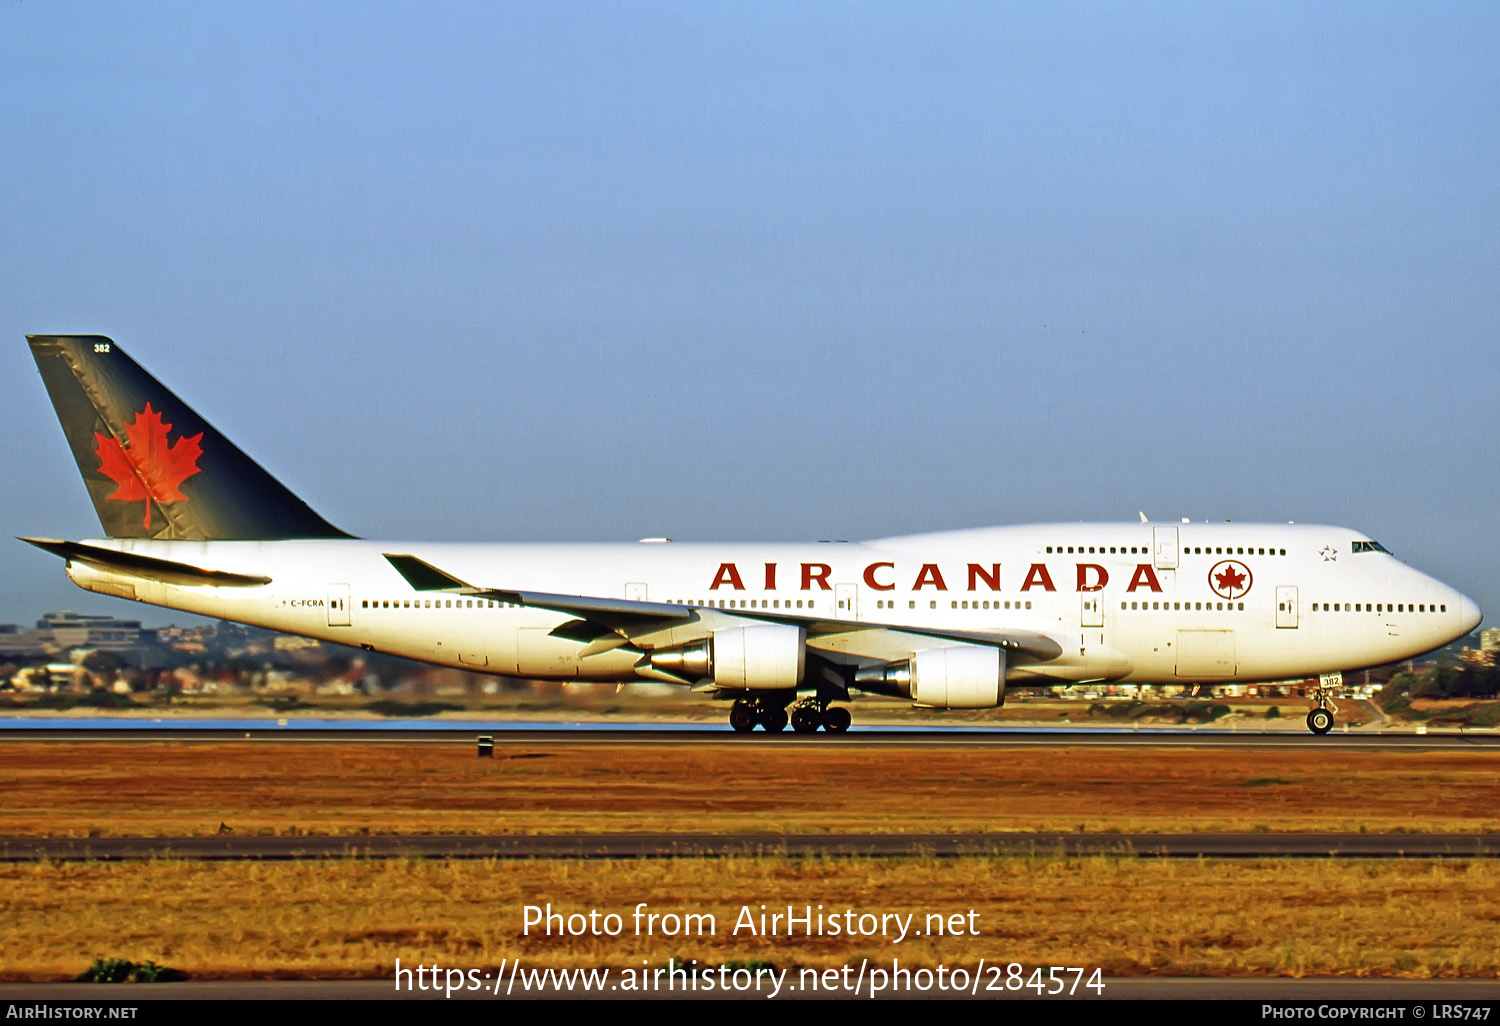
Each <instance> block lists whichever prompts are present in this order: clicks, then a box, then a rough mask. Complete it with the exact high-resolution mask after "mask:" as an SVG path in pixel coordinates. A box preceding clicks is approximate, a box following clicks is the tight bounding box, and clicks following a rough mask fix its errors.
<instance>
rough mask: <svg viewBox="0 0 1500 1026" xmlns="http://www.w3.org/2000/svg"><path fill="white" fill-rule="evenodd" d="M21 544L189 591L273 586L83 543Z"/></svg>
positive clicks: (251, 578) (40, 540)
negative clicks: (191, 589)
mask: <svg viewBox="0 0 1500 1026" xmlns="http://www.w3.org/2000/svg"><path fill="white" fill-rule="evenodd" d="M21 541H23V542H26V543H27V544H29V545H35V546H36V547H37V548H39V549H43V550H45V551H47V552H50V553H52V554H53V555H54V556H61V557H62V558H63V559H66V560H69V561H70V562H72V561H76V562H79V563H87V564H89V565H90V566H96V567H100V568H102V569H104V570H112V571H114V572H116V573H122V574H131V575H133V576H135V577H144V578H147V579H148V580H153V581H161V582H162V583H164V584H180V585H186V586H188V587H195V586H204V585H207V586H210V587H215V588H253V587H258V586H259V585H262V584H270V583H271V578H269V577H262V576H261V575H259V574H237V573H233V572H231V571H228V570H211V569H209V568H208V567H202V566H193V565H192V564H191V563H178V562H176V561H175V560H170V559H160V558H158V557H156V556H142V555H140V554H139V553H135V552H116V551H115V550H114V549H101V548H100V547H99V546H97V545H85V544H83V543H82V542H70V541H57V540H54V539H52V538H22V539H21Z"/></svg>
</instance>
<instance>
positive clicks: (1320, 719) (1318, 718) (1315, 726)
mask: <svg viewBox="0 0 1500 1026" xmlns="http://www.w3.org/2000/svg"><path fill="white" fill-rule="evenodd" d="M1307 729H1308V730H1310V731H1312V732H1313V733H1314V734H1326V733H1328V732H1329V731H1330V730H1332V729H1333V713H1331V712H1329V711H1328V710H1327V709H1314V710H1313V711H1312V712H1310V713H1308V714H1307Z"/></svg>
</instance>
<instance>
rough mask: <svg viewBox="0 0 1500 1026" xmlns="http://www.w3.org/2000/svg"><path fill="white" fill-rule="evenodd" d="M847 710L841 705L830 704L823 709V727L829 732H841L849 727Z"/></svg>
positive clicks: (849, 719)
mask: <svg viewBox="0 0 1500 1026" xmlns="http://www.w3.org/2000/svg"><path fill="white" fill-rule="evenodd" d="M850 722H851V717H850V716H849V710H848V709H845V708H844V707H843V706H841V705H830V706H829V707H828V708H827V709H824V710H823V729H824V730H826V731H828V733H830V734H842V733H843V732H844V731H846V730H848V729H849V724H850Z"/></svg>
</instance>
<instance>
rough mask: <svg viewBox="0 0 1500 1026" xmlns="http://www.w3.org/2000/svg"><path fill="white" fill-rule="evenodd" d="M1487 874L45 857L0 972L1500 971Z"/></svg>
mask: <svg viewBox="0 0 1500 1026" xmlns="http://www.w3.org/2000/svg"><path fill="white" fill-rule="evenodd" d="M639 901H644V902H648V903H649V906H650V909H651V910H654V911H657V912H663V913H665V912H677V913H679V914H681V913H686V912H711V913H713V914H714V915H715V916H716V919H717V929H716V931H715V933H714V934H713V935H712V936H708V937H701V938H686V937H679V938H670V937H669V938H662V937H655V938H652V937H637V936H634V935H633V933H632V930H631V928H630V919H629V914H630V911H631V910H632V909H633V908H634V906H635V903H636V902H639ZM546 902H551V903H552V905H553V906H554V908H555V909H557V910H560V911H566V912H572V911H583V912H587V911H588V910H589V909H591V908H597V909H600V910H601V911H614V912H618V913H620V914H621V915H622V917H624V919H625V933H624V935H622V936H620V937H617V938H609V937H603V938H596V937H577V938H559V937H552V938H547V937H544V936H535V935H533V936H531V937H524V936H522V934H521V923H522V916H521V907H522V906H523V905H525V904H529V903H534V904H542V903H546ZM762 903H764V904H766V905H768V906H771V907H773V908H775V907H776V906H786V905H788V904H790V905H793V906H797V907H799V908H800V907H802V906H805V905H808V904H811V905H813V906H815V907H816V906H817V905H819V904H822V905H823V906H824V908H825V910H828V911H835V910H838V911H842V910H843V909H854V910H856V911H857V912H901V913H907V912H913V913H916V914H917V919H916V920H915V922H916V923H918V924H919V925H920V924H921V923H922V922H923V921H924V917H925V915H926V914H927V913H929V912H937V913H954V912H967V911H968V910H969V909H971V908H972V909H974V910H977V912H978V913H979V916H978V920H977V922H978V926H979V929H980V936H978V937H947V938H930V937H923V938H914V939H908V940H907V941H906V942H905V943H902V944H892V943H890V942H889V941H886V940H882V939H880V938H855V939H852V940H851V939H847V938H842V937H824V938H804V937H797V938H793V939H788V938H786V937H780V938H774V939H767V938H761V937H755V936H750V935H747V934H744V933H742V934H741V936H739V937H734V936H732V933H731V931H732V927H733V924H734V922H735V919H736V916H737V914H738V912H739V909H740V907H741V906H742V905H750V906H751V907H752V910H754V911H758V910H759V909H758V906H759V905H760V904H762ZM1497 909H1500V867H1497V866H1496V865H1495V864H1494V863H1492V862H1479V861H1476V862H1331V861H1316V862H1292V861H1284V860H1282V861H1277V860H1267V861H1264V862H1250V863H1234V864H1226V863H1222V862H1212V861H1178V860H1170V861H1168V860H1163V861H1137V860H1131V859H1109V858H1088V859H1064V858H1037V859H1032V858H964V859H953V860H937V859H844V858H830V859H808V860H790V859H771V858H749V859H723V860H705V861H699V860H671V861H633V862H627V861H618V862H575V861H538V862H436V861H416V860H376V861H359V860H351V861H342V862H319V863H275V864H264V863H261V864H257V863H219V864H204V863H182V862H170V861H156V862H141V863H124V864H105V863H85V864H66V865H57V864H29V865H11V866H4V867H0V922H3V923H4V928H3V930H0V976H3V977H5V978H8V979H55V978H63V977H67V976H71V975H73V974H76V973H78V972H79V971H81V970H82V969H83V968H84V967H85V966H87V965H88V964H89V963H90V962H91V961H92V960H93V959H95V958H97V957H118V958H128V959H132V960H135V961H144V960H146V959H151V960H154V961H156V962H158V963H163V964H169V965H172V966H175V967H178V968H180V969H184V970H186V971H187V972H188V973H190V974H191V975H193V976H197V977H220V976H223V977H247V976H248V977H266V976H278V977H301V976H314V977H329V976H367V977H380V976H390V975H391V971H392V967H393V965H394V962H395V960H396V959H397V958H400V959H401V960H402V964H403V965H406V966H411V965H414V964H417V963H424V964H429V965H430V964H432V963H440V964H442V965H444V966H452V967H461V968H482V967H486V966H495V965H498V964H499V962H500V960H501V959H507V958H522V959H524V960H525V962H526V964H528V965H536V966H542V965H550V966H559V967H566V966H613V967H617V968H618V967H625V966H632V967H634V966H639V965H640V964H641V960H643V959H647V960H650V961H651V963H652V964H653V965H659V964H661V963H663V962H665V960H666V959H667V958H668V957H670V956H676V957H678V958H696V959H698V960H699V961H700V963H705V962H706V963H709V964H718V963H721V962H724V961H749V960H752V959H759V960H762V961H766V962H770V963H773V964H775V965H777V966H781V967H788V966H793V967H797V966H816V967H829V966H839V965H843V964H845V963H847V962H851V961H852V962H853V963H855V964H858V962H859V960H860V959H861V958H866V957H868V958H870V959H871V960H872V963H873V964H880V963H885V964H888V963H889V960H890V959H892V958H896V957H899V958H900V959H901V962H902V964H903V965H908V966H917V965H927V966H935V965H936V964H938V963H939V962H942V963H945V964H947V965H949V966H954V965H967V966H968V967H970V968H972V967H973V966H974V965H975V964H976V963H977V962H978V960H979V959H980V958H984V959H986V960H988V961H989V962H990V963H992V964H993V963H994V962H996V961H997V960H998V961H1001V962H1020V963H1023V964H1025V965H1027V966H1035V965H1043V966H1046V965H1063V966H1086V967H1094V966H1098V967H1101V968H1103V970H1104V972H1105V974H1106V976H1108V975H1117V974H1153V973H1154V974H1194V975H1219V974H1223V975H1247V974H1248V975H1255V974H1277V975H1327V974H1347V975H1382V976H1390V975H1396V976H1483V977H1493V976H1495V975H1496V972H1497V970H1496V966H1497V965H1500V930H1497V928H1496V924H1497V919H1500V912H1497Z"/></svg>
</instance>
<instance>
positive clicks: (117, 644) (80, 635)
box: [36, 610, 141, 652]
mask: <svg viewBox="0 0 1500 1026" xmlns="http://www.w3.org/2000/svg"><path fill="white" fill-rule="evenodd" d="M36 629H37V633H38V634H39V635H44V636H46V635H50V638H51V641H52V643H53V644H54V645H55V646H56V647H57V648H59V649H70V648H97V649H104V650H105V651H111V652H123V651H125V650H127V649H132V648H135V647H136V646H137V645H139V644H140V643H141V621H139V620H118V619H116V618H115V617H113V616H91V615H88V614H85V613H73V612H68V611H66V610H65V611H62V612H57V613H46V614H44V615H43V616H42V618H41V619H40V620H38V621H37V622H36Z"/></svg>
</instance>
